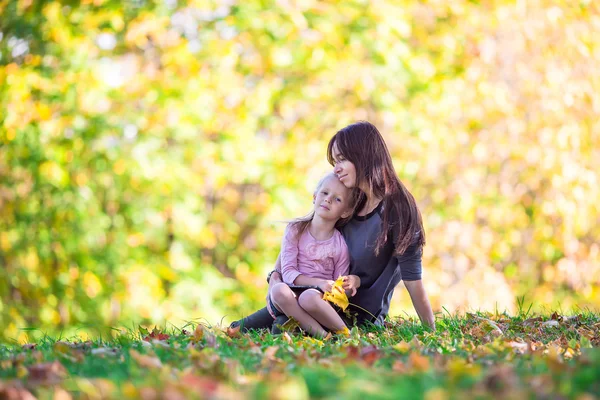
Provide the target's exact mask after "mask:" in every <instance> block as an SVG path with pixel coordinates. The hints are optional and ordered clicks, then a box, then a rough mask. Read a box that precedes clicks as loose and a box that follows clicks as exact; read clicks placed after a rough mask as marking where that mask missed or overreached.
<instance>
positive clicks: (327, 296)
mask: <svg viewBox="0 0 600 400" xmlns="http://www.w3.org/2000/svg"><path fill="white" fill-rule="evenodd" d="M343 284H344V278H342V277H339V278H337V279H336V281H335V282H334V283H333V286H332V287H331V292H325V293H323V300H326V301H328V302H330V303H333V304H335V305H336V306H338V307H339V308H341V309H342V311H346V308H348V304H349V301H348V296H346V292H345V291H344V289H343V288H342V285H343Z"/></svg>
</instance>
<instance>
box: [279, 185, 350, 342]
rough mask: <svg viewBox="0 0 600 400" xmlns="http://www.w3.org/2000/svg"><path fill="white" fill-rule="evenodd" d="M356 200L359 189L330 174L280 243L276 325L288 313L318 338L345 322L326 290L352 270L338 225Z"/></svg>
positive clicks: (342, 221) (329, 289)
mask: <svg viewBox="0 0 600 400" xmlns="http://www.w3.org/2000/svg"><path fill="white" fill-rule="evenodd" d="M354 202H355V193H354V192H353V191H352V190H351V189H348V188H346V186H344V184H343V183H342V182H340V181H339V179H338V178H337V177H336V176H335V175H334V174H328V175H326V176H325V177H324V178H323V179H322V180H321V181H320V182H319V184H318V185H317V190H316V191H315V193H314V194H313V204H314V209H313V212H312V213H311V214H309V215H308V216H306V217H304V218H299V219H296V220H294V221H293V222H291V223H290V224H289V225H288V226H287V228H286V230H285V234H284V236H283V240H282V244H281V275H282V278H283V283H278V284H276V285H275V286H274V287H273V289H272V290H271V294H270V296H268V297H267V308H269V311H270V312H271V315H272V316H273V317H274V318H275V321H276V322H275V323H276V324H277V323H278V321H281V318H278V317H279V316H283V314H285V315H287V316H288V317H294V319H296V321H298V323H299V324H300V327H301V328H302V329H304V330H305V331H307V332H308V333H310V334H312V335H314V336H317V337H324V336H325V335H326V334H327V331H325V329H323V327H326V328H328V329H330V330H332V331H339V330H342V329H344V328H345V327H346V324H344V321H343V320H342V319H341V318H340V316H339V315H338V314H337V312H336V311H335V310H334V309H333V307H332V306H331V305H330V304H329V303H328V302H326V301H325V300H323V299H322V293H323V292H328V291H331V287H332V285H333V283H334V280H335V279H337V278H338V277H339V276H344V275H346V274H348V269H349V265H350V257H349V254H348V247H347V246H346V242H345V241H344V238H343V237H342V234H341V233H340V231H338V230H337V229H336V227H338V228H339V227H340V226H343V224H344V223H345V222H347V221H348V220H349V218H350V217H351V216H352V212H353V206H354ZM317 288H318V289H317ZM284 318H285V317H284Z"/></svg>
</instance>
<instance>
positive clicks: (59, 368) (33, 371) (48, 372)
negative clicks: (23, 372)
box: [27, 361, 67, 385]
mask: <svg viewBox="0 0 600 400" xmlns="http://www.w3.org/2000/svg"><path fill="white" fill-rule="evenodd" d="M27 372H28V378H27V380H28V382H29V383H31V384H33V385H53V384H56V383H59V382H60V381H62V380H63V378H64V377H65V376H67V370H66V369H65V367H63V365H62V364H61V363H60V362H58V361H54V362H48V363H42V364H34V365H31V366H29V367H27Z"/></svg>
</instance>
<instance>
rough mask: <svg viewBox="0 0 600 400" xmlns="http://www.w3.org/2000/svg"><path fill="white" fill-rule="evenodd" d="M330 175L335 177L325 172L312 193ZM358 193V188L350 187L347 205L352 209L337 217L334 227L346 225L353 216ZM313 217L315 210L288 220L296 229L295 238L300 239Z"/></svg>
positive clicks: (318, 188) (315, 192)
mask: <svg viewBox="0 0 600 400" xmlns="http://www.w3.org/2000/svg"><path fill="white" fill-rule="evenodd" d="M331 176H334V177H335V178H336V179H337V176H335V174H334V173H333V172H330V173H328V174H326V175H325V176H323V177H322V178H321V179H320V180H319V182H318V183H317V187H316V188H315V191H314V192H313V195H316V194H317V192H318V191H319V190H320V189H321V186H323V182H325V180H326V179H328V178H330V177H331ZM360 193H361V192H360V190H358V189H357V188H352V189H350V196H349V201H350V204H349V205H348V208H349V209H350V210H352V213H350V215H349V216H348V217H346V218H344V217H342V218H340V219H338V220H337V222H336V223H335V228H336V229H341V228H342V227H343V226H344V225H346V224H347V223H348V222H350V220H351V219H352V217H354V214H355V213H356V211H357V210H356V205H357V203H358V201H357V200H358V199H359V197H360ZM314 217H315V210H312V211H311V212H310V213H309V214H307V215H305V216H303V217H300V218H296V219H294V220H292V221H290V225H291V227H292V228H294V229H295V230H296V240H299V239H300V236H302V234H303V233H304V231H306V229H307V228H308V226H309V225H310V221H312V220H313V218H314Z"/></svg>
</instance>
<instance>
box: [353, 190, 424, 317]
mask: <svg viewBox="0 0 600 400" xmlns="http://www.w3.org/2000/svg"><path fill="white" fill-rule="evenodd" d="M382 208H383V202H381V203H379V205H378V206H377V208H375V210H373V211H371V212H370V213H369V214H368V215H365V216H362V217H361V216H355V217H354V218H353V219H352V220H351V221H350V222H349V223H348V224H347V225H345V226H344V227H343V228H342V234H343V235H344V239H346V244H347V245H348V250H349V252H350V274H351V275H357V276H358V277H359V278H360V281H361V286H360V288H359V290H358V292H357V293H356V295H355V296H354V297H352V298H351V299H350V303H352V304H356V305H358V306H360V307H362V308H364V309H366V310H368V311H369V313H371V314H372V315H373V316H374V317H375V318H373V316H371V315H369V314H367V313H364V312H362V311H360V310H358V309H357V308H356V307H352V306H350V308H351V311H352V312H355V311H356V312H358V318H357V323H363V322H365V321H370V322H373V323H375V324H376V325H380V324H382V323H383V320H384V319H385V317H386V315H387V313H388V311H389V308H390V301H391V300H392V296H393V294H394V289H395V287H396V285H398V283H399V282H400V281H401V280H405V281H415V280H419V279H421V271H422V267H421V258H422V255H423V248H422V246H420V245H418V244H417V243H418V240H415V241H414V243H413V244H411V245H410V246H409V247H408V248H407V249H406V251H405V252H404V254H402V255H396V256H395V255H394V243H393V240H391V239H388V241H387V243H386V244H385V246H383V248H381V249H380V251H379V254H378V255H377V256H376V255H375V243H376V241H377V238H378V237H379V234H380V232H381V225H382V218H381V211H382ZM390 236H391V235H390ZM415 239H418V238H415Z"/></svg>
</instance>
